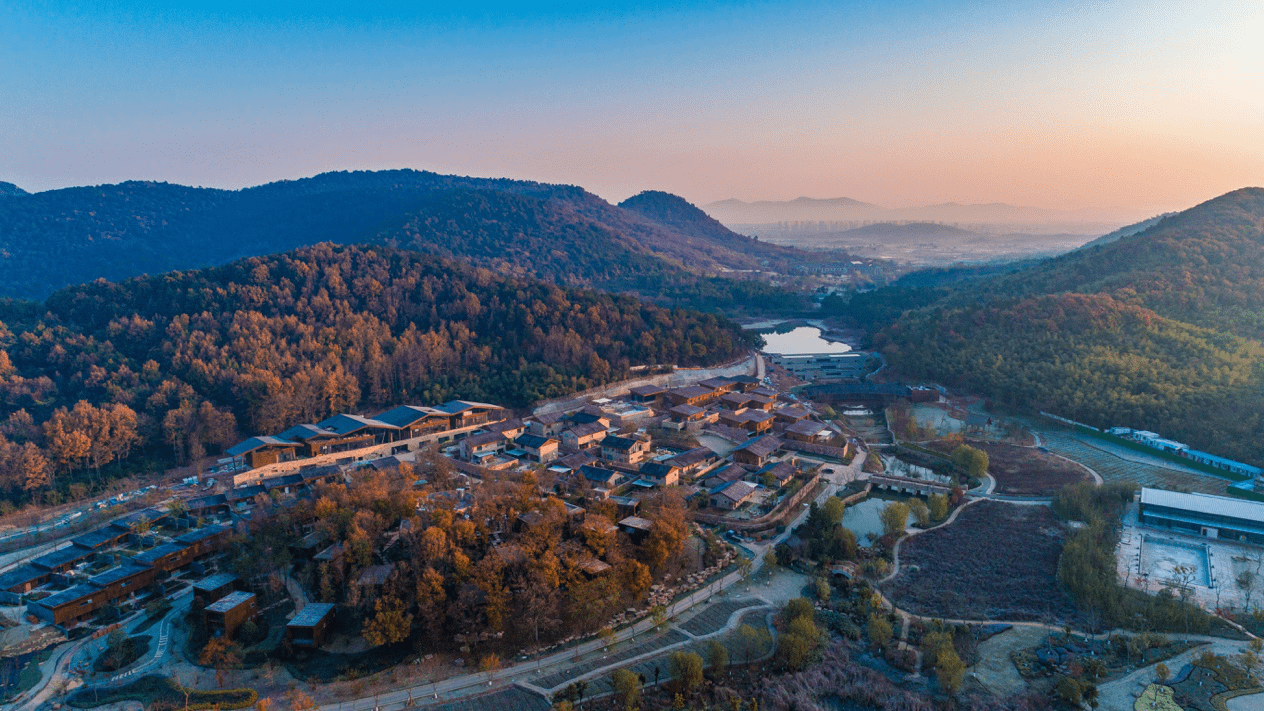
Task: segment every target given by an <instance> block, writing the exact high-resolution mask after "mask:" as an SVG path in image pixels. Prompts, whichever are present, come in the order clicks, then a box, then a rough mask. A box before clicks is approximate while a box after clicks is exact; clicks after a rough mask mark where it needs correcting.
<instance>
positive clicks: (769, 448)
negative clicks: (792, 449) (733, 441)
mask: <svg viewBox="0 0 1264 711" xmlns="http://www.w3.org/2000/svg"><path fill="white" fill-rule="evenodd" d="M780 447H781V440H780V439H777V438H776V437H774V436H772V435H764V436H762V437H756V438H755V439H752V440H751V441H749V442H747V443H746V444H743V445H742V446H741V447H738V448H737V451H739V452H749V453H750V454H753V455H755V456H757V457H767V456H768V455H770V454H772V453H773V452H775V451H777V450H778V449H779V448H780Z"/></svg>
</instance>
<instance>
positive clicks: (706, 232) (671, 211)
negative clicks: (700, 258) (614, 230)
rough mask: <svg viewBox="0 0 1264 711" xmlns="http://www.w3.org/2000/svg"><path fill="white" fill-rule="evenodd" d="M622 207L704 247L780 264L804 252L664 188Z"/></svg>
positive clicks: (626, 203) (642, 195)
mask: <svg viewBox="0 0 1264 711" xmlns="http://www.w3.org/2000/svg"><path fill="white" fill-rule="evenodd" d="M619 207H621V208H623V209H624V210H627V211H629V212H634V213H636V214H638V215H641V216H643V217H645V218H648V219H649V220H652V221H653V222H656V223H658V224H660V225H666V226H667V227H670V228H672V229H675V230H676V231H677V232H679V233H680V234H682V235H686V236H687V237H688V238H689V239H690V242H691V243H692V244H695V245H697V246H699V247H700V248H704V249H708V248H710V249H714V248H715V247H719V248H721V249H723V250H729V251H736V252H739V253H741V254H746V255H749V256H752V257H756V258H759V259H763V260H769V261H771V262H773V263H780V264H785V263H790V262H794V261H796V260H799V259H801V257H802V253H801V252H799V251H798V250H796V249H793V248H791V247H782V246H779V245H775V244H772V243H771V242H760V241H759V240H758V239H755V238H754V237H748V236H746V235H739V234H737V233H736V232H733V231H732V230H730V229H729V228H727V227H725V226H724V225H722V224H720V221H719V220H717V219H715V218H714V217H711V216H710V215H708V214H707V213H705V212H703V211H702V210H701V209H699V208H698V207H697V206H695V205H694V204H693V203H691V202H689V201H688V200H685V199H684V198H682V197H680V196H678V195H672V194H671V193H665V192H662V191H661V190H646V191H645V192H643V193H639V194H637V195H633V196H632V197H630V198H628V199H627V200H624V201H623V202H621V203H619ZM708 245H709V246H708Z"/></svg>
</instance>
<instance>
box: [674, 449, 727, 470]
mask: <svg viewBox="0 0 1264 711" xmlns="http://www.w3.org/2000/svg"><path fill="white" fill-rule="evenodd" d="M716 456H717V455H716V453H715V451H714V450H712V449H711V448H710V447H694V448H693V449H690V450H688V451H686V452H681V453H680V454H677V455H675V456H673V457H672V458H671V461H673V462H675V463H676V464H679V465H680V466H682V467H691V466H693V465H695V464H699V463H701V462H705V461H707V460H709V459H714V458H715V457H716Z"/></svg>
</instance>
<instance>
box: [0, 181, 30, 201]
mask: <svg viewBox="0 0 1264 711" xmlns="http://www.w3.org/2000/svg"><path fill="white" fill-rule="evenodd" d="M29 194H30V193H28V192H26V191H25V190H23V189H22V188H19V187H18V186H16V185H14V184H13V183H6V182H4V181H2V180H0V197H5V196H8V195H29Z"/></svg>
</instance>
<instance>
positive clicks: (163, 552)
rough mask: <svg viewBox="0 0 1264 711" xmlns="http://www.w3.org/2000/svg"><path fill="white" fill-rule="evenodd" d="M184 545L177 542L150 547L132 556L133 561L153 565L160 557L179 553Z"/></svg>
mask: <svg viewBox="0 0 1264 711" xmlns="http://www.w3.org/2000/svg"><path fill="white" fill-rule="evenodd" d="M184 548H185V547H184V546H181V545H177V544H175V543H164V544H162V545H160V546H157V547H155V548H150V549H149V550H147V551H144V552H142V553H137V554H136V555H134V556H132V562H133V563H136V564H137V565H153V564H154V562H155V561H157V560H158V559H159V558H163V557H165V556H169V555H171V554H173V553H179V552H180V551H182V550H184Z"/></svg>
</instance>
